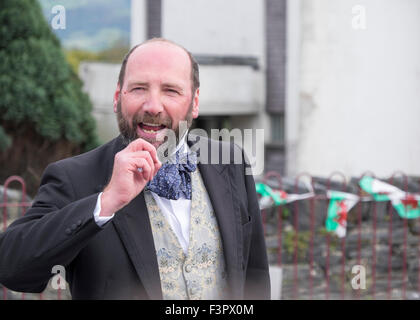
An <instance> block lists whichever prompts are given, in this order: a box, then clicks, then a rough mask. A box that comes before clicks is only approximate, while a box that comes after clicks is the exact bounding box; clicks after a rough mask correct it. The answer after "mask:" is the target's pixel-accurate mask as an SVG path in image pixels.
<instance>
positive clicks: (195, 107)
mask: <svg viewBox="0 0 420 320" xmlns="http://www.w3.org/2000/svg"><path fill="white" fill-rule="evenodd" d="M199 95H200V89H199V88H197V90H195V94H194V98H193V107H192V113H191V115H192V117H193V119H195V118H197V117H198V111H199V107H198V106H199V104H200V103H199Z"/></svg>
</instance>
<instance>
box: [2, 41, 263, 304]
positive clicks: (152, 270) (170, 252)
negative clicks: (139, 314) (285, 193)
mask: <svg viewBox="0 0 420 320" xmlns="http://www.w3.org/2000/svg"><path fill="white" fill-rule="evenodd" d="M198 75H199V72H198V64H197V63H196V61H195V60H194V58H193V56H192V55H191V54H190V53H189V52H188V51H187V50H186V49H184V48H183V47H181V46H179V45H177V44H175V43H173V42H171V41H168V40H165V39H162V38H159V39H152V40H148V41H146V42H144V43H142V44H140V45H137V46H136V47H134V48H133V49H131V50H130V52H129V53H128V54H127V56H126V57H125V59H124V61H123V63H122V66H121V71H120V75H119V79H118V84H117V89H116V91H115V94H114V111H115V112H116V113H117V119H118V125H119V129H120V133H121V134H120V135H119V136H118V137H117V138H115V139H114V140H112V141H110V142H108V143H106V144H104V145H102V146H100V147H99V148H97V149H95V150H92V151H90V152H87V153H85V154H82V155H79V156H76V157H72V158H68V159H64V160H61V161H58V162H55V163H52V164H50V165H49V166H48V167H47V168H46V170H45V172H44V174H43V178H42V181H41V186H40V188H39V191H38V194H37V196H36V198H35V200H34V203H33V205H32V207H31V208H30V209H29V210H28V211H27V213H26V214H25V216H24V217H22V218H20V219H18V220H16V221H15V222H14V223H13V224H11V225H10V226H9V228H8V229H7V230H6V231H5V232H4V233H2V234H1V235H0V283H2V284H3V285H5V286H6V287H8V288H10V289H12V290H16V291H21V292H42V291H43V290H44V289H45V287H46V285H47V283H48V281H49V279H50V277H51V276H52V274H51V270H52V269H53V267H54V266H56V265H61V266H64V267H65V271H66V280H67V281H68V283H69V285H70V291H71V294H72V298H73V299H269V298H270V279H269V273H268V263H267V255H266V247H265V242H264V235H263V228H262V223H261V216H260V211H259V207H258V202H257V196H256V192H255V185H254V180H253V178H252V175H247V174H246V169H247V168H248V167H247V163H246V161H245V157H244V156H243V153H242V151H241V150H240V152H241V155H242V157H241V163H233V162H232V161H231V162H230V163H223V162H222V161H221V157H220V156H219V155H214V154H213V155H211V152H210V153H209V152H208V150H218V151H219V153H222V152H223V151H227V152H228V153H229V154H231V155H232V154H234V153H235V152H236V151H237V150H238V149H237V148H238V147H237V146H235V145H234V144H231V143H225V142H219V141H213V140H210V139H206V138H203V137H198V136H194V135H192V134H189V132H188V128H189V127H190V126H191V123H192V120H193V119H194V118H197V117H198V112H199V76H198ZM183 123H184V124H185V123H186V125H185V126H182V125H181V124H183ZM170 133H174V134H172V135H171V134H170ZM173 136H175V137H176V139H169V138H170V137H173ZM168 137H169V138H168ZM171 141H172V142H171ZM169 142H171V143H169ZM164 144H167V146H168V148H167V149H166V150H164V151H163V152H161V153H159V152H157V150H160V149H161V147H162V146H163V145H164ZM214 144H217V145H218V148H213V147H212V146H214ZM194 150H195V152H193V151H194ZM202 150H206V152H200V151H202ZM210 157H212V159H219V160H220V162H219V163H214V161H213V162H212V161H209V158H210ZM231 159H233V157H231ZM181 160H182V161H181Z"/></svg>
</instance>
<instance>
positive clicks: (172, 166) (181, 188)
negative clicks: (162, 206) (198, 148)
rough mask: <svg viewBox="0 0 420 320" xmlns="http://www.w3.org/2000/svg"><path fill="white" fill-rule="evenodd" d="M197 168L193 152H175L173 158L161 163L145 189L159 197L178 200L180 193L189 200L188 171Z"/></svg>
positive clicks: (189, 179) (189, 180) (189, 178)
mask: <svg viewBox="0 0 420 320" xmlns="http://www.w3.org/2000/svg"><path fill="white" fill-rule="evenodd" d="M196 168H197V155H196V154H195V153H193V152H190V153H181V152H180V151H179V150H178V151H177V152H176V153H175V156H174V159H173V160H172V161H168V162H166V163H164V164H163V165H162V167H161V168H160V169H159V171H158V172H157V174H156V176H155V177H154V178H153V180H152V181H150V182H149V183H148V185H147V189H148V190H150V191H153V192H154V193H156V194H157V195H159V196H160V197H164V198H167V199H171V200H178V199H179V198H180V197H181V195H183V196H184V197H185V198H186V199H189V200H191V176H190V172H193V171H195V169H196Z"/></svg>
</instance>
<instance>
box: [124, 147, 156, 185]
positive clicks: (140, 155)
mask: <svg viewBox="0 0 420 320" xmlns="http://www.w3.org/2000/svg"><path fill="white" fill-rule="evenodd" d="M129 156H130V158H132V159H145V160H146V161H147V164H148V165H149V167H150V174H151V177H150V180H151V179H153V177H154V176H155V175H156V173H157V171H158V170H159V169H158V168H157V164H156V163H154V162H153V159H152V156H151V155H150V153H149V152H148V151H137V152H132V153H130V154H129ZM138 168H140V167H138Z"/></svg>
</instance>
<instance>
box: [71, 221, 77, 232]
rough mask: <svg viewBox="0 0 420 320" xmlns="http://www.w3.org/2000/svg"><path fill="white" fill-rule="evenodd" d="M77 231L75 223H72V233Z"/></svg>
mask: <svg viewBox="0 0 420 320" xmlns="http://www.w3.org/2000/svg"><path fill="white" fill-rule="evenodd" d="M76 229H77V226H76V224H75V223H73V224H72V225H71V230H72V231H74V230H76Z"/></svg>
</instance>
